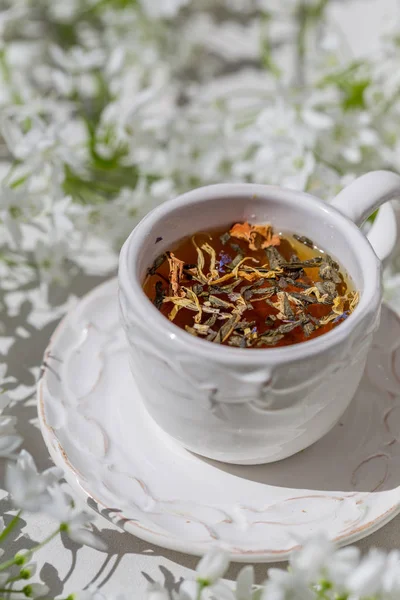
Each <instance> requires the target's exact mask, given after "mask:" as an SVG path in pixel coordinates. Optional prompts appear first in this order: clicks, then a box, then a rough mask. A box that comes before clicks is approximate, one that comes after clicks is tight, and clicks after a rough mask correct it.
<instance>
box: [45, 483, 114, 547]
mask: <svg viewBox="0 0 400 600" xmlns="http://www.w3.org/2000/svg"><path fill="white" fill-rule="evenodd" d="M48 493H49V496H50V502H49V503H48V504H47V505H46V507H45V511H46V513H47V514H50V515H51V516H52V517H53V518H55V519H56V520H57V521H59V523H61V528H62V530H64V531H66V532H67V533H68V535H69V537H70V538H71V539H72V540H74V542H77V543H78V544H86V545H87V546H91V547H92V548H96V550H106V549H107V546H106V544H104V542H103V541H102V540H100V539H99V538H98V537H97V536H95V535H94V534H93V533H92V532H91V531H90V530H89V529H88V528H87V525H88V524H89V523H90V522H91V521H93V518H94V516H93V515H91V514H89V513H86V512H85V511H82V510H80V509H79V508H78V507H76V506H74V503H73V501H72V498H71V497H70V496H69V495H68V494H66V493H65V492H64V491H63V489H62V488H61V487H60V486H55V487H53V488H50V489H49V490H48Z"/></svg>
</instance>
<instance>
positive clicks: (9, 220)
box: [0, 184, 43, 247]
mask: <svg viewBox="0 0 400 600" xmlns="http://www.w3.org/2000/svg"><path fill="white" fill-rule="evenodd" d="M42 210H43V203H42V201H41V200H40V198H39V197H38V196H36V195H34V194H29V192H28V190H27V189H26V188H25V187H17V188H15V189H13V188H10V187H9V186H7V185H4V184H3V185H2V186H1V188H0V221H2V222H3V224H4V225H5V228H6V231H7V232H8V234H9V236H10V238H11V240H10V241H11V243H12V244H13V245H14V246H15V247H19V246H21V244H22V241H23V234H22V225H23V224H31V223H32V222H33V221H34V219H35V218H36V217H37V216H38V215H39V214H40V213H41V211H42Z"/></svg>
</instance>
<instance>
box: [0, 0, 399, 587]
mask: <svg viewBox="0 0 400 600" xmlns="http://www.w3.org/2000/svg"><path fill="white" fill-rule="evenodd" d="M282 1H285V0H282ZM399 14H400V10H399V5H398V2H397V0H341V1H338V2H337V3H335V4H334V5H333V6H332V8H331V18H332V20H333V21H334V23H335V26H336V27H337V28H340V29H341V31H342V32H343V34H344V35H345V37H346V39H347V40H348V44H349V47H350V49H351V52H352V53H353V54H354V55H355V56H359V55H361V54H362V53H363V52H365V51H366V50H368V51H370V52H373V51H374V49H375V48H376V46H377V39H378V33H379V31H380V30H381V29H382V27H384V25H385V24H387V23H388V22H389V21H390V20H393V19H398V18H399ZM101 281H102V279H101V277H98V276H87V275H79V276H77V277H76V279H75V281H74V282H73V285H72V287H71V288H70V290H69V292H70V293H72V294H73V295H74V296H75V297H80V296H81V295H82V294H84V293H85V292H87V291H89V290H90V289H91V288H93V287H94V286H95V285H97V284H98V283H100V282H101ZM0 300H1V298H0ZM6 302H7V304H8V306H9V310H8V311H7V312H8V315H6V316H4V315H3V317H4V318H5V321H4V328H3V330H1V329H0V335H1V336H2V337H1V338H0V353H3V354H4V360H5V361H6V362H7V364H8V367H9V374H11V375H13V376H15V377H16V378H17V381H18V382H19V384H20V385H19V386H18V387H17V388H16V390H15V391H14V396H15V397H18V398H19V399H20V401H19V402H18V404H17V405H16V408H15V414H17V416H18V429H19V431H20V433H21V434H22V435H23V436H24V438H25V441H24V447H25V448H26V449H27V450H28V451H29V452H31V454H32V455H33V456H34V457H35V460H36V461H37V464H38V466H39V468H40V469H43V468H46V467H48V466H49V465H50V458H49V456H48V453H47V450H46V448H45V446H44V442H43V440H42V438H41V435H40V432H39V430H38V423H37V416H36V403H35V398H34V387H35V379H36V376H37V373H38V365H40V363H41V358H42V354H43V351H44V349H45V347H46V345H47V342H48V339H49V337H50V334H51V333H52V331H53V329H54V328H55V326H56V323H57V321H58V319H59V317H60V316H61V314H62V310H60V309H59V308H57V309H49V308H48V307H47V306H46V304H45V303H44V302H43V301H41V300H40V297H39V294H38V293H37V291H36V290H31V291H27V292H21V293H16V294H13V295H12V296H11V297H8V298H7V299H6ZM68 302H69V303H72V304H73V302H74V299H73V298H72V299H70V300H69V301H68ZM399 309H400V307H399ZM338 468H340V465H338ZM3 473H4V464H0V476H1V477H2V476H3ZM0 488H1V482H0ZM0 498H1V500H0V514H3V515H7V514H11V513H10V501H9V499H8V498H7V494H6V493H5V492H1V491H0ZM6 520H7V517H6ZM96 523H97V527H98V528H99V532H100V536H101V538H102V539H103V540H104V541H105V542H106V543H107V545H108V551H107V552H99V551H96V550H93V549H91V548H88V547H83V546H79V545H77V544H75V543H73V542H71V541H70V540H69V539H68V538H66V537H63V538H62V539H61V538H57V539H55V540H53V542H51V543H50V544H49V545H48V546H46V547H45V548H43V549H42V550H41V551H40V552H38V554H37V561H38V563H39V572H40V575H41V579H42V580H43V581H44V582H45V583H47V585H49V587H50V590H51V592H50V594H49V596H53V597H54V596H58V595H61V594H62V595H63V597H65V596H67V595H68V594H69V593H72V592H73V591H78V590H81V589H83V588H84V587H85V586H87V585H88V584H90V583H91V582H93V583H95V584H96V585H98V586H101V588H102V592H103V593H104V594H105V595H106V596H108V595H110V594H115V593H118V592H119V591H125V592H127V593H133V594H134V595H135V597H136V598H140V597H141V594H142V593H143V591H144V589H145V588H146V585H147V581H149V580H157V581H160V582H162V583H165V585H166V586H167V588H169V589H173V588H174V587H175V586H176V585H177V583H178V582H179V581H180V578H182V577H188V576H190V575H191V573H192V570H193V568H194V567H195V565H196V563H197V560H198V559H197V558H196V557H192V556H188V555H184V554H179V553H176V552H172V551H169V550H165V549H163V548H159V547H156V546H152V545H151V544H148V543H146V542H143V541H142V540H140V539H137V538H135V537H133V536H131V535H129V534H127V533H123V532H122V531H120V530H118V529H117V528H115V527H113V526H112V525H111V524H110V523H108V522H107V521H105V520H103V519H102V518H100V517H98V520H97V522H96ZM53 529H54V523H52V522H51V520H50V519H48V518H46V517H43V516H36V515H29V516H28V517H26V522H23V523H22V526H21V528H19V529H17V531H16V532H15V535H14V536H13V538H12V540H10V543H9V544H8V547H7V549H6V553H7V556H8V555H9V556H12V555H13V554H14V553H15V552H16V551H18V550H19V549H22V548H26V547H29V546H32V545H34V544H33V541H40V540H42V539H43V538H44V537H45V536H46V535H47V534H49V533H50V532H51V531H52V530H53ZM27 538H29V539H27ZM358 545H359V546H360V548H361V549H362V550H363V551H365V550H367V549H368V548H370V547H372V546H377V547H381V548H385V549H391V548H400V517H397V518H396V519H394V520H393V521H392V522H391V523H389V524H388V525H386V526H385V527H384V528H382V529H381V530H380V531H378V532H376V533H375V534H373V535H371V536H369V537H368V538H366V539H364V540H362V541H361V542H359V544H358ZM280 564H281V565H282V563H280ZM269 566H272V565H271V564H269V565H257V566H256V576H257V580H258V581H259V582H261V581H262V580H263V578H264V577H265V575H266V572H267V569H268V567H269ZM240 568H241V566H240V565H231V568H230V571H229V573H228V578H234V577H235V576H236V574H237V572H238V570H239V569H240Z"/></svg>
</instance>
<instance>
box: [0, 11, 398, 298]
mask: <svg viewBox="0 0 400 600" xmlns="http://www.w3.org/2000/svg"><path fill="white" fill-rule="evenodd" d="M332 1H333V0H332ZM327 5H328V0H308V1H307V2H303V1H302V2H300V1H299V0H290V1H285V2H281V1H280V0H273V1H272V0H245V1H243V2H238V1H235V2H231V1H229V2H228V1H227V0H214V1H211V0H198V1H197V2H190V1H189V0H141V1H140V2H125V1H121V0H102V1H98V0H81V1H77V0H40V2H33V1H32V0H0V135H1V138H2V145H1V144H0V181H1V183H0V185H1V192H0V240H2V244H3V247H2V250H1V252H0V273H1V278H0V280H1V285H2V286H4V285H5V286H6V287H7V289H11V288H12V287H13V285H14V287H17V286H18V283H19V282H20V280H21V277H27V270H30V272H31V276H32V277H38V276H39V277H40V279H41V281H42V282H43V283H44V284H45V285H47V284H50V283H52V282H56V283H61V284H63V283H66V282H67V281H68V273H69V272H70V270H71V268H72V267H73V265H74V264H78V265H79V266H81V267H82V266H83V267H85V258H87V259H88V260H90V253H91V252H93V246H92V244H91V240H93V239H97V240H100V241H101V243H102V244H103V245H106V246H107V247H108V248H112V249H114V250H117V249H118V248H119V246H120V244H121V242H122V241H123V240H124V238H125V237H126V235H127V234H128V233H129V231H130V230H131V229H132V227H133V226H134V224H135V223H136V221H137V220H138V219H139V218H140V217H141V216H142V215H143V214H144V213H146V212H147V211H148V210H149V209H151V208H152V207H153V206H154V205H155V204H158V203H160V202H162V201H164V200H165V199H168V198H169V197H170V196H173V195H174V194H177V193H179V192H182V191H186V190H188V189H190V188H193V187H195V186H199V185H205V184H208V183H213V182H221V181H243V180H244V181H254V182H260V183H272V184H280V185H284V186H289V187H293V188H296V189H300V190H307V191H310V192H313V193H315V194H317V195H321V196H324V197H331V196H332V195H334V194H335V193H336V192H337V191H338V190H339V189H340V188H341V187H342V186H343V185H344V183H346V182H347V181H348V180H350V179H352V178H353V177H354V176H356V175H357V174H359V173H361V172H364V171H366V170H368V169H370V168H374V169H377V168H380V167H385V168H391V169H394V170H399V169H400V160H399V148H400V146H399V133H400V129H399V122H400V121H399V118H398V117H399V115H398V113H399V110H400V109H399V103H398V102H397V93H398V90H399V86H400V78H399V76H398V75H397V73H398V66H399V64H400V49H399V46H398V42H397V40H398V37H396V35H395V34H393V35H392V36H391V37H390V38H388V37H385V38H384V39H383V40H382V45H381V50H380V52H379V53H377V54H376V55H375V56H374V57H372V58H371V59H369V60H365V61H359V62H354V61H352V60H351V59H347V58H346V55H345V52H344V51H343V48H341V46H340V44H339V42H338V39H337V38H336V37H335V35H334V33H333V32H332V31H331V30H330V28H329V26H328V25H327V23H326V20H325V10H326V7H327ZM299 84H301V85H299ZM109 265H110V262H109V261H108V262H107V267H105V268H109Z"/></svg>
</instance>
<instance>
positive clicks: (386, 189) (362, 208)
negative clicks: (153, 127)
mask: <svg viewBox="0 0 400 600" xmlns="http://www.w3.org/2000/svg"><path fill="white" fill-rule="evenodd" d="M394 198H400V176H399V175H396V173H392V172H390V171H371V173H367V174H366V175H362V176H361V177H359V178H358V179H356V180H355V181H353V182H352V183H350V185H348V186H347V187H346V188H345V189H344V190H342V191H341V192H340V193H339V194H338V195H337V196H336V197H335V198H334V199H333V200H332V202H331V205H332V206H334V207H335V208H336V209H337V210H338V211H339V212H341V213H342V214H343V215H344V216H345V217H348V218H349V219H351V220H352V221H354V223H356V225H358V226H360V225H362V224H363V223H364V221H365V220H366V219H367V218H368V217H369V216H370V215H371V214H372V213H373V212H374V211H375V210H376V209H377V208H379V207H381V208H379V212H378V215H377V217H376V219H375V221H374V223H373V224H372V227H371V229H370V230H369V232H368V235H367V238H368V240H369V242H370V244H371V246H372V247H373V249H374V251H375V254H376V255H377V256H378V258H379V259H380V260H381V261H382V262H385V261H387V260H388V259H389V258H390V256H391V254H392V252H393V250H394V247H395V245H396V241H397V223H396V215H395V212H394V209H393V205H392V203H391V202H390V200H392V199H394ZM382 205H383V206H382Z"/></svg>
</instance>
